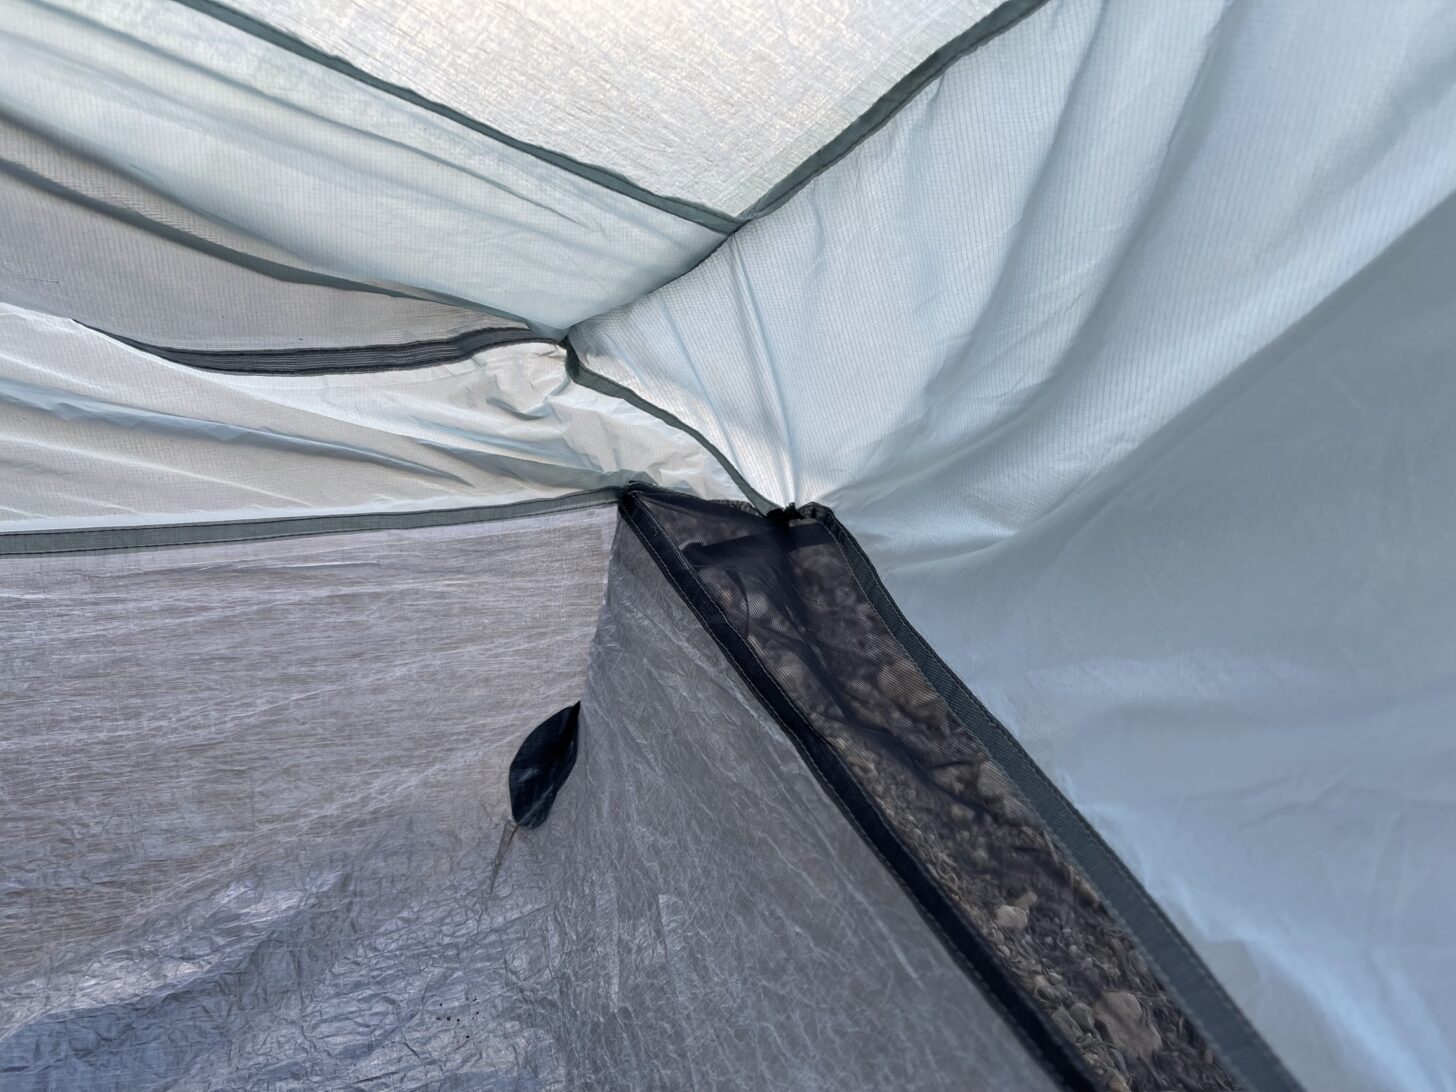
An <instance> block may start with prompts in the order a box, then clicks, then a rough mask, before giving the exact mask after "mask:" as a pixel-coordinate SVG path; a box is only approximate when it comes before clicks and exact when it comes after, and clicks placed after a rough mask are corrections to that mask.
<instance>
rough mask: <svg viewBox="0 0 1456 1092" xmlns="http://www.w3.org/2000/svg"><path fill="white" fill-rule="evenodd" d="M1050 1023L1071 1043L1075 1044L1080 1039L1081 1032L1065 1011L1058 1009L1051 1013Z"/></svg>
mask: <svg viewBox="0 0 1456 1092" xmlns="http://www.w3.org/2000/svg"><path fill="white" fill-rule="evenodd" d="M1052 1023H1053V1024H1055V1025H1056V1026H1057V1030H1058V1031H1060V1032H1061V1033H1062V1034H1063V1035H1065V1036H1066V1037H1067V1038H1068V1039H1069V1040H1071V1041H1072V1042H1074V1043H1075V1042H1076V1041H1077V1040H1078V1039H1080V1038H1082V1032H1081V1031H1080V1030H1079V1029H1078V1027H1077V1025H1076V1023H1075V1022H1074V1021H1073V1020H1072V1017H1071V1015H1070V1014H1069V1013H1068V1012H1067V1010H1066V1009H1062V1008H1059V1009H1057V1010H1056V1012H1054V1013H1052Z"/></svg>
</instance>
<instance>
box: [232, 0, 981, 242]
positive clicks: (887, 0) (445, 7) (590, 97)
mask: <svg viewBox="0 0 1456 1092" xmlns="http://www.w3.org/2000/svg"><path fill="white" fill-rule="evenodd" d="M233 6H234V7H236V8H238V9H240V10H242V11H245V12H247V13H248V14H250V15H253V16H256V17H257V18H260V19H262V20H265V21H266V22H268V23H271V24H272V25H274V26H276V27H280V28H282V29H284V30H287V31H289V32H290V33H292V34H295V35H297V36H298V37H300V38H302V39H303V40H304V41H306V42H308V43H309V44H310V45H313V46H315V47H317V48H319V49H323V50H326V51H328V52H330V53H334V54H337V55H339V56H341V57H343V58H344V59H345V60H348V61H350V62H352V63H353V64H355V65H357V66H359V67H360V68H362V69H364V70H365V71H367V72H369V73H371V74H372V75H375V76H378V77H381V78H383V79H387V80H390V81H392V82H394V83H397V84H400V85H402V86H404V87H408V88H411V89H413V90H415V91H418V92H419V93H420V94H422V95H425V96H427V97H429V98H432V99H435V100H436V101H438V102H441V103H443V104H445V105H447V106H451V107H454V108H455V109H457V110H460V111H462V112H464V113H466V114H469V115H471V116H472V117H474V118H477V119H479V120H480V121H482V122H485V123H486V124H489V125H492V126H495V127H496V128H499V129H502V130H504V131H505V132H507V133H509V134H510V135H511V136H514V137H516V138H518V139H521V140H526V141H530V142H532V143H535V144H539V145H541V146H543V147H546V148H550V149H553V150H555V151H558V152H563V153H565V154H567V155H570V156H572V157H574V158H576V159H579V160H581V161H583V162H586V163H593V164H597V165H600V166H603V167H607V168H610V169H612V170H614V171H617V172H619V173H621V174H624V175H626V176H627V177H628V178H630V179H632V180H633V181H634V182H637V183H639V184H640V185H642V186H645V187H647V188H648V189H650V190H655V191H656V192H658V193H662V194H669V195H672V196H675V197H681V198H685V199H688V200H691V201H697V202H701V203H703V204H707V205H710V206H713V207H715V208H718V209H720V210H722V211H724V212H729V213H733V212H737V211H739V210H741V209H743V208H744V207H746V206H747V205H749V204H751V203H752V202H753V200H754V199H755V198H756V197H759V196H760V195H761V194H763V193H764V192H765V191H766V190H768V189H769V188H770V187H771V186H772V185H773V184H774V183H775V182H777V181H778V180H779V179H780V178H781V177H782V176H783V175H785V174H787V173H788V172H789V171H790V170H791V169H792V168H793V167H794V166H796V165H797V164H798V163H799V162H801V161H802V160H804V159H805V158H807V157H808V156H809V155H811V154H812V153H813V152H814V151H815V150H816V149H817V148H819V147H820V146H821V145H822V144H824V143H825V142H826V141H828V140H829V139H830V138H831V137H833V136H834V135H835V134H836V133H838V132H839V131H840V130H841V129H843V128H844V127H845V126H846V125H848V124H849V123H850V122H851V121H853V120H854V119H855V118H856V117H857V116H859V114H860V113H862V112H863V111H864V110H865V109H866V108H867V107H868V106H869V105H870V104H871V103H873V102H874V100H875V99H876V98H878V97H879V96H880V95H881V94H883V93H884V92H885V91H887V90H889V88H890V87H891V86H892V85H893V84H894V83H895V81H896V80H898V79H899V78H900V77H901V76H903V75H904V74H905V73H907V72H908V71H910V70H911V69H912V68H914V67H915V66H916V65H917V64H919V63H920V62H921V61H922V60H923V59H924V58H925V56H926V55H927V54H929V53H930V52H932V51H933V50H935V49H936V48H937V47H938V46H940V45H941V44H943V43H944V42H945V41H947V40H948V39H950V38H953V37H954V36H955V35H957V34H959V33H960V32H961V31H963V30H965V29H966V28H967V27H969V26H971V25H972V24H974V23H976V22H977V21H979V20H980V19H981V18H983V17H984V16H985V15H986V14H988V13H989V12H990V11H991V10H992V9H993V8H995V7H996V0H969V2H960V3H953V2H947V0H808V2H803V3H794V4H781V3H777V2H775V0H732V2H731V3H721V4H683V3H679V2H676V0H622V2H614V3H610V4H605V3H600V2H599V0H531V2H530V3H527V2H526V0H347V2H341V3H331V4H319V3H317V2H315V0H239V2H238V3H236V4H234V5H233Z"/></svg>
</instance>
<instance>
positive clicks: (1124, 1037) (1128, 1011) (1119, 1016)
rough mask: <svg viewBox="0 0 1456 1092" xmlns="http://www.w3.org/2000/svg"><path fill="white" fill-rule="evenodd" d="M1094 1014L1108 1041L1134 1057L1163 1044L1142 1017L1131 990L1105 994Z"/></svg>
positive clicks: (1156, 1032) (1158, 1047) (1152, 1050)
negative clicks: (1129, 991)
mask: <svg viewBox="0 0 1456 1092" xmlns="http://www.w3.org/2000/svg"><path fill="white" fill-rule="evenodd" d="M1093 1013H1094V1016H1095V1019H1096V1021H1097V1023H1098V1024H1099V1025H1100V1026H1101V1028H1102V1032H1103V1034H1104V1035H1105V1036H1106V1037H1107V1040H1108V1042H1110V1043H1111V1044H1112V1045H1113V1046H1115V1047H1117V1048H1119V1049H1120V1050H1122V1051H1125V1052H1126V1053H1128V1054H1131V1055H1132V1056H1133V1057H1134V1058H1146V1057H1148V1056H1149V1055H1151V1054H1152V1053H1153V1052H1154V1051H1156V1050H1159V1049H1161V1048H1162V1046H1163V1037H1162V1036H1161V1035H1160V1034H1158V1029H1157V1028H1155V1027H1153V1026H1152V1025H1151V1024H1149V1023H1148V1022H1147V1021H1146V1020H1145V1019H1144V1018H1143V1007H1142V1004H1141V1003H1140V1002H1139V1001H1138V999H1137V998H1136V997H1134V996H1133V995H1132V994H1130V993H1124V992H1123V991H1121V990H1111V991H1109V992H1107V993H1104V994H1103V995H1102V996H1101V998H1099V999H1098V1001H1097V1004H1096V1005H1095V1006H1093Z"/></svg>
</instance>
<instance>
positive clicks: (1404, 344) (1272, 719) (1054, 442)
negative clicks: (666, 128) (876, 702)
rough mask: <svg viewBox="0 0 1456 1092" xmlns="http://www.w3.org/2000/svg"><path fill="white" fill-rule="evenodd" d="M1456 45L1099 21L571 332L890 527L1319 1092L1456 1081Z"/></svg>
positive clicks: (1418, 28)
mask: <svg viewBox="0 0 1456 1092" xmlns="http://www.w3.org/2000/svg"><path fill="white" fill-rule="evenodd" d="M1453 50H1456V11H1453V9H1452V8H1451V7H1450V5H1448V4H1445V3H1439V2H1431V3H1408V4H1402V5H1400V15H1399V18H1384V17H1381V18H1375V17H1373V15H1372V13H1371V12H1370V10H1369V9H1368V8H1367V7H1365V6H1362V5H1343V4H1339V5H1333V6H1327V7H1325V8H1322V9H1321V10H1320V11H1319V13H1318V14H1317V16H1312V14H1311V13H1310V12H1307V11H1303V10H1300V9H1297V8H1295V7H1290V6H1288V5H1284V4H1279V3H1273V2H1271V3H1264V2H1259V0H1250V2H1244V3H1238V4H1229V5H1226V4H1222V3H1208V4H1196V5H1159V4H1155V3H1117V4H1103V3H1098V2H1096V0H1058V2H1054V3H1051V4H1049V5H1048V6H1047V7H1045V8H1044V9H1042V10H1041V11H1039V12H1037V13H1036V14H1035V15H1033V16H1032V17H1030V18H1029V19H1028V20H1027V21H1026V22H1024V23H1022V24H1021V25H1020V26H1018V27H1017V28H1015V29H1014V30H1013V31H1011V32H1010V33H1008V34H1006V35H1004V36H1002V37H1001V38H999V39H997V40H995V41H993V42H991V43H990V44H988V45H987V46H985V47H984V48H983V49H981V50H980V51H979V52H977V53H975V54H973V55H972V56H971V57H969V58H968V59H966V60H964V61H962V62H960V64H959V65H958V66H956V67H955V68H953V69H951V70H950V71H949V72H948V73H947V74H946V75H945V76H944V78H942V79H941V80H940V81H939V82H938V83H937V84H935V85H934V86H932V87H930V88H928V89H927V90H926V92H925V93H924V94H922V95H921V96H920V97H919V98H917V99H916V100H915V101H914V102H913V103H912V104H910V105H909V106H908V107H906V108H905V109H904V110H903V111H901V112H900V113H899V114H898V115H897V116H896V118H895V119H894V121H893V122H892V123H891V124H890V125H888V126H887V127H886V128H885V129H884V130H882V131H881V132H879V133H877V134H875V135H874V136H872V137H871V138H870V139H869V140H868V141H866V142H865V143H864V144H863V145H862V146H861V147H859V148H858V149H857V150H856V151H855V152H854V153H853V154H852V155H851V156H850V157H848V158H847V159H846V160H844V161H843V162H841V163H840V164H838V165H836V166H835V167H833V168H831V169H830V170H829V171H827V172H826V173H824V174H822V175H821V176H820V177H819V178H818V179H816V180H815V181H814V182H813V183H811V184H810V185H809V186H808V187H807V188H806V189H805V190H804V191H802V192H801V193H800V194H798V195H797V196H796V197H795V198H794V199H793V200H791V201H790V202H789V203H788V204H787V205H785V206H783V207H782V208H781V209H779V210H778V211H776V212H775V213H773V214H771V215H770V216H769V217H767V218H765V219H764V220H762V221H759V222H757V223H755V224H752V225H749V226H748V227H746V228H744V229H743V230H742V231H740V232H739V233H737V235H735V236H734V238H733V239H732V240H730V242H729V243H728V244H727V245H726V246H725V247H724V248H723V249H722V250H720V251H719V252H718V253H716V254H714V255H713V256H712V257H711V258H710V259H708V260H707V261H706V262H704V263H703V264H702V265H701V266H700V267H698V268H697V269H696V270H694V271H693V272H692V273H690V274H688V275H687V276H685V277H683V278H682V279H680V280H678V281H676V282H674V283H673V284H672V285H670V286H668V287H667V288H665V289H663V290H661V291H659V292H657V293H654V294H652V295H650V296H648V297H646V298H645V299H643V300H641V301H638V302H637V303H635V304H632V305H630V306H629V307H627V308H625V309H624V310H622V311H619V312H617V313H615V314H612V315H610V316H606V317H605V318H603V319H601V320H598V321H594V322H590V323H587V324H585V325H584V326H582V327H580V328H578V329H577V330H576V331H574V332H573V342H574V343H575V345H576V346H577V348H578V350H579V351H580V352H581V354H582V356H583V358H584V360H585V362H586V364H587V366H588V367H590V368H593V369H595V370H597V371H600V372H601V373H603V374H605V375H606V376H607V377H609V378H611V379H612V380H614V381H617V382H620V383H622V384H625V385H626V386H628V387H630V388H632V389H634V390H636V391H637V392H638V393H639V394H641V395H642V396H643V397H645V398H646V399H648V400H649V401H652V402H655V403H657V404H659V405H661V406H664V407H666V408H667V409H668V410H670V411H671V412H673V413H675V414H677V415H679V416H680V417H682V418H683V419H684V420H686V421H688V422H689V423H691V424H692V425H694V426H695V427H697V428H698V429H700V430H701V431H702V432H703V433H704V434H706V435H707V436H708V437H709V438H710V439H711V440H712V441H713V442H714V443H716V444H717V445H719V446H720V447H722V448H723V450H724V451H725V452H726V453H727V455H728V457H729V458H730V459H731V460H732V461H733V462H734V463H735V464H736V465H737V466H738V467H739V468H740V469H741V470H742V471H743V472H744V473H745V475H746V476H747V478H748V479H749V481H750V482H751V483H753V484H754V485H755V486H756V487H757V488H758V489H759V490H761V491H762V492H764V493H766V494H767V495H768V496H769V497H771V498H774V499H776V500H779V501H781V502H788V501H797V502H803V501H806V500H816V501H820V502H822V503H825V504H827V505H829V506H831V507H832V508H833V509H834V510H835V511H836V512H837V513H838V514H839V516H840V518H842V519H843V520H844V521H845V522H846V524H847V525H848V526H850V527H852V528H853V529H854V530H855V532H856V534H857V535H859V536H860V538H861V541H862V542H863V543H864V545H865V547H866V549H867V550H868V551H869V553H870V554H871V556H872V557H873V558H874V560H875V562H876V564H877V565H878V566H879V568H880V569H881V572H882V574H883V575H884V578H885V580H886V582H887V584H888V586H889V589H890V591H891V592H892V593H893V594H894V595H895V597H896V599H897V600H898V601H899V602H900V604H901V605H902V606H903V608H904V610H905V611H906V613H907V614H908V616H909V617H910V619H911V621H912V622H914V623H915V624H916V625H917V626H918V627H919V628H920V629H921V630H922V631H923V632H924V633H925V635H926V636H927V637H928V639H929V640H930V642H931V644H932V645H934V646H935V647H936V648H937V649H938V650H940V651H941V653H942V655H943V656H945V658H946V659H947V660H949V661H950V663H951V664H952V666H953V667H955V668H956V669H957V670H958V671H959V672H960V673H961V675H962V676H963V677H964V678H965V679H966V681H967V682H968V684H969V685H970V686H971V687H972V688H973V689H974V690H976V691H977V693H978V694H979V695H980V696H981V697H982V698H983V700H985V701H986V703H987V704H988V705H989V707H990V708H991V710H992V711H993V712H994V713H996V714H997V715H998V716H999V717H1000V718H1001V719H1002V720H1003V721H1004V722H1005V723H1006V724H1007V725H1008V727H1010V728H1011V730H1012V731H1013V732H1015V733H1016V734H1017V735H1018V736H1019V737H1020V739H1021V740H1022V741H1023V743H1024V744H1025V745H1026V746H1027V747H1028V749H1029V750H1030V751H1031V753H1032V755H1033V756H1034V757H1035V758H1036V759H1038V760H1039V761H1040V762H1042V763H1043V764H1044V765H1045V767H1046V768H1047V769H1048V771H1049V772H1050V773H1051V774H1052V775H1053V777H1054V778H1055V779H1056V780H1057V782H1058V783H1059V784H1060V786H1061V787H1062V788H1063V789H1064V790H1065V791H1066V792H1067V793H1068V795H1069V796H1070V797H1071V798H1072V800H1073V802H1074V803H1076V804H1077V805H1079V806H1080V807H1081V808H1082V809H1083V811H1084V812H1085V813H1086V814H1087V815H1088V816H1090V817H1091V818H1092V819H1093V820H1094V822H1095V823H1096V824H1097V826H1098V827H1099V829H1100V830H1101V832H1102V833H1103V834H1104V835H1105V836H1106V837H1107V838H1109V839H1110V840H1111V842H1112V843H1113V845H1114V847H1115V848H1116V849H1118V850H1119V851H1120V852H1121V853H1122V854H1123V856H1124V858H1125V859H1126V860H1127V861H1128V862H1129V863H1130V864H1131V865H1132V866H1133V867H1134V869H1135V870H1136V871H1137V872H1138V874H1139V875H1140V877H1141V878H1142V880H1143V881H1144V883H1145V884H1146V886H1147V887H1148V888H1149V890H1150V891H1152V892H1153V893H1154V895H1155V896H1157V897H1158V898H1160V900H1161V901H1162V902H1163V904H1164V906H1165V907H1166V908H1167V909H1168V910H1169V911H1170V912H1171V913H1172V914H1173V915H1174V917H1175V919H1176V921H1177V922H1178V924H1179V925H1180V926H1181V927H1182V928H1183V929H1184V930H1185V932H1186V934H1187V935H1188V936H1189V938H1190V939H1191V940H1192V941H1193V942H1194V943H1195V945H1196V946H1197V947H1198V948H1199V949H1200V951H1201V953H1202V955H1203V956H1204V958H1205V959H1206V961H1207V962H1208V964H1209V965H1210V966H1211V967H1212V968H1213V969H1214V971H1215V972H1217V973H1218V974H1219V975H1220V976H1221V977H1222V979H1223V981H1224V983H1225V984H1226V986H1227V987H1228V988H1229V989H1230V991H1231V992H1232V993H1233V994H1234V996H1235V998H1236V999H1237V1000H1238V1001H1239V1002H1240V1003H1241V1004H1242V1006H1243V1007H1244V1009H1245V1011H1246V1012H1247V1013H1248V1014H1249V1015H1250V1017H1251V1018H1252V1020H1253V1021H1254V1023H1255V1024H1256V1026H1258V1027H1259V1028H1260V1029H1261V1030H1263V1031H1264V1033H1265V1034H1266V1035H1267V1036H1268V1038H1269V1039H1270V1040H1271V1042H1272V1044H1273V1045H1274V1047H1275V1048H1276V1049H1277V1050H1278V1051H1279V1052H1280V1054H1281V1055H1282V1056H1283V1057H1284V1058H1285V1059H1286V1061H1287V1062H1288V1064H1289V1065H1290V1066H1291V1067H1292V1068H1293V1069H1294V1071H1295V1073H1296V1075H1297V1076H1299V1077H1301V1078H1302V1079H1303V1080H1304V1081H1305V1082H1307V1085H1308V1087H1309V1088H1311V1089H1315V1088H1317V1089H1321V1090H1335V1089H1342V1090H1349V1092H1361V1090H1368V1089H1371V1088H1387V1087H1389V1088H1401V1089H1418V1088H1419V1089H1446V1088H1450V1087H1452V1086H1451V1085H1450V1083H1449V1082H1450V1077H1451V1074H1452V1073H1456V1052H1453V1051H1456V1045H1453V1043H1452V1042H1451V1040H1450V1037H1449V1029H1450V1028H1451V1027H1453V1026H1456V989H1453V987H1452V983H1453V982H1456V974H1453V971H1456V964H1453V962H1452V954H1451V953H1452V949H1451V945H1450V941H1449V934H1448V928H1447V924H1446V920H1445V919H1446V908H1449V907H1450V906H1452V905H1453V904H1456V881H1453V877H1456V855H1453V854H1456V843H1453V842H1452V840H1451V838H1450V837H1449V831H1450V830H1451V829H1453V824H1456V795H1453V793H1452V790H1451V788H1450V785H1451V783H1452V777H1451V775H1452V771H1453V765H1452V763H1453V762H1456V749H1453V746H1452V744H1451V737H1450V732H1449V731H1448V730H1447V729H1448V722H1449V710H1450V707H1451V702H1452V698H1453V694H1456V676H1453V674H1452V667H1453V665H1456V646H1453V644H1452V641H1451V639H1450V635H1449V632H1448V630H1449V627H1448V626H1447V625H1446V624H1445V623H1444V622H1443V621H1442V619H1447V618H1449V617H1450V613H1451V609H1452V605H1453V602H1456V586H1453V585H1452V582H1451V566H1450V563H1449V558H1450V556H1451V547H1452V544H1453V542H1456V537H1453V536H1456V512H1453V508H1452V505H1451V503H1450V499H1449V484H1450V482H1451V481H1452V480H1453V472H1456V438H1453V434H1452V432H1451V430H1450V429H1449V427H1447V423H1446V422H1447V420H1448V418H1449V416H1450V414H1449V407H1450V405H1451V397H1452V395H1453V393H1456V392H1453V390H1452V388H1451V380H1450V369H1449V367H1448V365H1449V361H1450V346H1451V344H1452V342H1453V337H1456V327H1453V324H1452V311H1451V308H1450V277H1449V270H1450V268H1451V257H1450V256H1451V254H1452V252H1453V248H1456V224H1453V218H1452V215H1451V198H1452V195H1453V193H1456V159H1453V158H1452V157H1451V156H1447V155H1433V154H1432V149H1433V148H1437V147H1444V146H1447V145H1449V142H1450V134H1451V133H1452V132H1456V82H1453V80H1452V78H1451V77H1452V57H1453ZM1129 58H1136V61H1135V62H1130V61H1129ZM1356 1029H1358V1030H1356Z"/></svg>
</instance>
